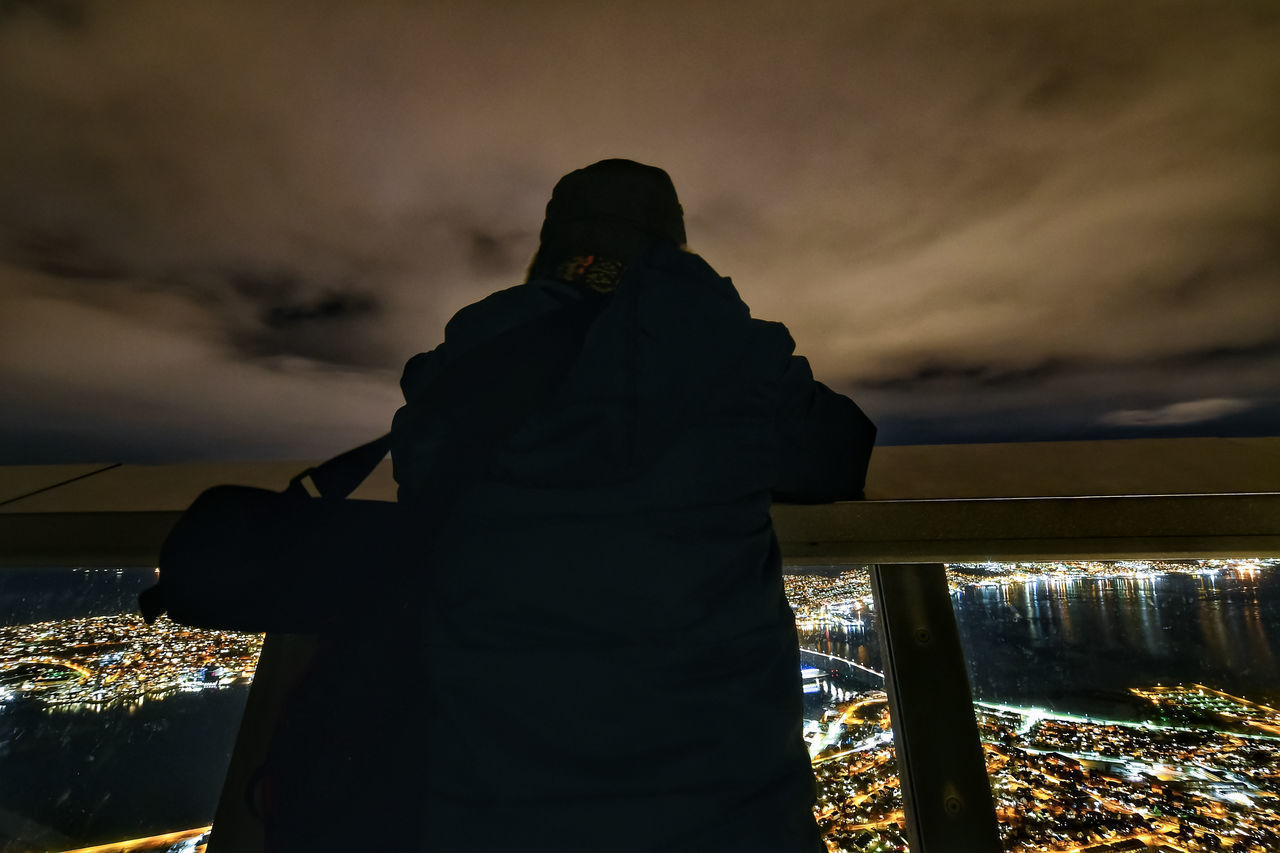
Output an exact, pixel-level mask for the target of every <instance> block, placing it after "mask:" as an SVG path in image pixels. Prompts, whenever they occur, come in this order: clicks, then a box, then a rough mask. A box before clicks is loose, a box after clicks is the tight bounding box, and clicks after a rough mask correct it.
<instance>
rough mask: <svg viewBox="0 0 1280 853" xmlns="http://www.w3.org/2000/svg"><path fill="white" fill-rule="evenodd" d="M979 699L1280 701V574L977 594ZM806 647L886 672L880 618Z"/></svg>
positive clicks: (815, 635) (1073, 703)
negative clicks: (1201, 688)
mask: <svg viewBox="0 0 1280 853" xmlns="http://www.w3.org/2000/svg"><path fill="white" fill-rule="evenodd" d="M952 600H953V602H954V604H955V610H956V622H957V625H958V627H959V630H960V641H961V643H962V644H963V646H964V652H965V660H966V662H967V664H968V668H969V678H970V683H971V685H972V688H973V693H974V697H975V698H977V699H983V700H988V701H1000V702H1010V703H1014V704H1035V705H1040V706H1047V707H1052V708H1056V709H1058V710H1063V711H1078V712H1084V713H1095V714H1104V713H1105V714H1114V713H1123V712H1124V711H1125V708H1126V706H1127V704H1128V703H1126V702H1125V701H1123V697H1124V695H1125V694H1126V693H1127V691H1128V689H1129V688H1130V687H1140V686H1146V685H1153V684H1173V683H1179V682H1182V683H1189V682H1198V683H1201V684H1207V685H1210V686H1213V687H1217V688H1219V689H1222V690H1226V691H1227V692H1229V693H1235V694H1238V695H1244V696H1246V697H1249V698H1252V699H1255V700H1259V701H1270V702H1274V701H1280V572H1276V571H1274V570H1268V571H1260V572H1258V573H1257V574H1255V575H1245V574H1234V573H1226V572H1222V573H1219V574H1217V575H1185V574H1166V575H1160V576H1157V577H1154V578H1144V579H1129V578H1105V579H1079V580H1069V581H1056V582H1051V581H1048V580H1042V581H1038V582H1033V583H1017V584H1008V585H1005V586H983V587H977V586H975V587H968V588H966V589H964V590H962V591H961V592H960V593H959V594H958V595H956V596H953V599H952ZM801 644H802V645H804V646H807V647H809V648H815V649H823V650H826V651H828V652H830V653H832V654H836V655H839V656H840V657H844V658H848V659H850V660H855V661H858V662H860V663H863V664H865V665H867V666H870V667H872V668H874V669H882V665H881V659H880V646H879V642H878V640H877V639H876V626H875V623H874V618H870V619H868V620H867V624H866V626H865V627H864V628H862V629H857V628H854V629H840V630H827V631H813V632H807V633H802V636H801Z"/></svg>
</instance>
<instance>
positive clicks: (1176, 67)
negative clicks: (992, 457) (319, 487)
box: [0, 0, 1280, 463]
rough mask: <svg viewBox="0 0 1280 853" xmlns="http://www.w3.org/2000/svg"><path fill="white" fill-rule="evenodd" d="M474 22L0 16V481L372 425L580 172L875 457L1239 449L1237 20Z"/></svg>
mask: <svg viewBox="0 0 1280 853" xmlns="http://www.w3.org/2000/svg"><path fill="white" fill-rule="evenodd" d="M513 6H514V4H508V3H498V2H490V3H485V2H477V3H471V4H458V5H456V6H455V7H454V8H445V7H443V6H441V5H432V6H430V7H424V6H423V5H421V4H413V3H408V2H405V3H390V2H370V3H365V4H341V3H336V2H333V3H324V2H315V3H290V2H279V3H272V4H263V3H235V2H227V3H221V4H217V5H204V6H174V5H173V4H169V3H163V2H158V0H145V1H143V0H116V2H110V3H107V2H93V3H77V2H71V0H63V2H54V3H43V4H41V3H26V4H8V5H4V6H0V109H2V110H3V114H5V115H6V116H13V117H14V118H13V121H11V122H10V123H9V125H8V127H7V128H6V132H5V134H3V136H0V299H2V300H3V304H4V310H3V312H2V313H0V387H2V388H3V389H4V398H5V400H6V406H5V411H4V413H3V414H0V435H3V436H4V444H3V448H4V451H3V458H0V462H3V463H14V462H20V461H33V462H34V461H51V460H55V459H57V460H62V459H80V458H94V459H105V458H112V459H136V458H175V457H191V456H203V457H223V458H229V457H231V456H246V455H257V456H261V455H277V456H279V455H283V456H306V455H311V454H314V453H324V452H328V451H336V450H339V449H342V446H343V445H344V444H347V443H354V442H355V441H358V440H360V439H361V438H362V437H365V436H367V435H370V434H372V432H376V430H377V429H378V428H379V426H380V425H383V424H385V423H386V422H388V420H389V418H390V414H391V412H392V411H393V410H394V408H395V405H396V391H395V378H396V376H397V373H398V368H399V365H400V364H401V363H402V362H403V361H404V359H405V358H407V357H408V356H409V355H411V354H412V353H413V352H416V351H419V350H422V349H427V348H430V347H431V346H433V345H434V344H435V343H436V341H437V340H438V338H439V336H440V332H441V330H442V328H443V324H444V322H445V321H446V320H447V319H448V317H449V316H450V315H451V314H452V312H453V311H455V310H456V309H457V308H459V307H461V306H462V305H464V304H466V303H467V302H469V301H472V300H474V299H477V298H479V297H481V296H483V295H484V294H485V293H487V292H490V291H492V290H494V289H496V288H498V287H505V286H509V285H510V284H512V283H514V282H516V281H518V280H519V277H520V276H521V274H522V271H523V267H524V265H525V263H527V260H528V258H529V257H530V255H531V254H532V252H533V250H534V248H535V244H536V235H537V229H538V225H539V223H540V218H541V210H542V206H543V204H545V200H546V196H547V194H548V193H549V190H550V187H551V185H552V184H553V183H554V181H555V179H556V178H557V177H558V176H559V175H561V174H563V173H564V172H566V171H568V170H570V169H572V168H576V167H578V166H580V165H584V164H585V163H588V162H591V161H593V160H596V159H600V158H602V157H607V156H627V157H633V158H635V159H639V160H643V161H646V162H652V163H656V164H659V165H662V166H663V167H664V168H666V169H667V170H668V171H669V172H670V173H671V174H672V176H673V178H674V179H675V181H676V185H677V187H678V188H679V190H680V192H681V195H682V200H683V202H684V207H685V210H686V212H687V214H688V218H689V224H688V225H689V227H688V231H689V235H690V240H691V245H692V247H693V248H695V249H696V250H698V251H700V252H702V253H703V254H704V255H705V256H706V257H707V258H708V259H709V260H710V261H711V262H712V264H713V265H715V266H716V267H717V268H718V269H720V270H721V271H722V272H724V273H725V274H728V275H731V276H732V277H733V278H734V280H735V282H736V283H737V285H738V287H739V289H740V291H741V292H742V293H743V296H744V298H745V299H746V300H747V301H748V303H749V304H751V305H752V307H753V310H754V312H755V313H756V314H757V315H758V316H765V317H769V318H772V319H779V320H782V321H784V322H786V323H787V324H788V326H789V327H790V328H791V329H792V332H793V334H794V335H795V337H796V339H797V341H798V343H799V346H800V348H801V350H802V351H803V352H805V353H806V354H807V355H809V356H810V358H811V360H812V361H813V363H814V366H815V369H816V371H817V372H818V374H819V375H820V376H821V377H822V378H824V379H825V380H827V381H828V382H829V383H830V384H832V385H833V386H835V387H837V388H839V389H840V390H844V391H848V392H850V393H852V394H853V395H854V396H855V397H856V398H857V399H859V401H860V402H862V403H863V404H864V407H865V408H867V410H868V411H869V413H870V414H871V415H872V416H873V417H874V418H875V419H877V420H878V421H879V422H880V423H881V424H882V426H883V427H884V429H882V437H883V438H885V439H887V440H889V441H891V442H892V441H946V440H982V439H994V440H1016V439H1019V438H1026V439H1031V438H1045V437H1052V438H1069V437H1087V436H1094V435H1104V434H1110V433H1109V432H1108V430H1110V429H1120V428H1121V426H1120V425H1121V424H1122V423H1123V424H1124V427H1123V428H1124V430H1125V431H1126V434H1134V431H1135V430H1141V429H1144V428H1145V429H1148V431H1152V430H1154V431H1155V432H1154V433H1152V434H1155V433H1159V431H1160V430H1162V429H1166V428H1168V427H1171V426H1182V427H1188V426H1194V427H1195V428H1196V429H1200V430H1208V431H1212V430H1214V429H1228V430H1236V431H1255V432H1257V431H1263V432H1267V431H1269V432H1277V431H1280V420H1278V419H1277V413H1278V412H1280V392H1278V391H1277V388H1276V382H1275V379H1274V377H1275V376H1277V375H1280V320H1278V319H1277V318H1280V224H1278V223H1280V153H1278V152H1280V102H1277V100H1276V98H1275V97H1274V93H1275V92H1276V91H1280V50H1276V46H1277V44H1280V12H1278V10H1277V9H1276V8H1275V5H1274V3H1272V2H1270V0H1255V2H1241V3H1234V4H1231V5H1230V6H1227V7H1223V6H1222V5H1221V4H1214V3H1212V2H1209V0H1197V1H1196V2H1178V3H1169V2H1166V0H1140V2H1132V3H1126V4H1123V6H1122V7H1116V5H1115V4H1111V3H1105V2H1084V3H1081V2H1072V3H1067V2H1035V3H1025V2H1018V3H1014V2H1002V3H993V2H981V3H979V2H958V0H957V2H944V3H940V4H931V5H929V6H928V7H919V8H914V7H909V8H905V9H904V8H902V7H901V4H892V3H888V2H871V3H859V4H841V3H808V2H807V3H802V4H800V5H799V6H796V5H795V4H791V5H786V6H785V7H784V6H783V5H780V4H770V3H763V2H761V3H754V2H753V3H747V4H741V6H740V8H739V9H738V11H737V12H735V14H733V15H732V16H728V15H726V14H725V13H724V11H723V5H722V4H718V3H710V2H707V3H695V4H693V5H692V6H690V5H687V4H679V5H678V6H677V5H676V4H670V8H668V9H665V10H664V8H663V7H662V5H661V4H657V5H655V4H654V3H645V4H640V3H635V4H617V5H616V6H611V10H610V12H609V13H608V14H607V15H602V14H600V13H598V11H597V8H596V7H595V6H592V5H588V4H581V3H564V4H560V5H558V6H556V7H554V9H553V8H552V7H550V6H549V4H537V5H536V7H535V6H533V5H532V4H530V5H528V6H526V7H520V8H513ZM1215 399H1233V400H1239V401H1242V403H1243V405H1242V407H1240V408H1237V409H1234V410H1229V409H1223V408H1221V407H1219V408H1218V409H1214V408H1213V407H1211V406H1210V407H1205V406H1201V407H1200V408H1199V409H1195V406H1196V405H1197V404H1198V403H1197V401H1199V403H1203V402H1204V401H1211V400H1215ZM10 401H12V402H10ZM1179 405H1185V406H1192V409H1193V410H1195V411H1198V412H1200V413H1201V414H1200V416H1197V417H1195V418H1193V419H1191V420H1182V421H1177V420H1176V418H1177V417H1179V415H1177V414H1176V412H1179V411H1184V410H1180V409H1177V408H1176V407H1177V406H1179ZM1137 411H1145V412H1155V413H1157V414H1153V415H1151V416H1150V418H1151V419H1149V420H1148V421H1146V422H1145V423H1138V422H1137V421H1132V422H1129V423H1124V419H1123V418H1121V419H1120V420H1117V419H1116V418H1117V417H1119V416H1120V415H1121V414H1123V413H1126V412H1128V413H1133V412H1137ZM1169 411H1173V412H1175V414H1174V415H1169V414H1168V412H1169ZM1186 411H1191V410H1186ZM1159 412H1165V414H1164V415H1159V414H1158V413H1159ZM1135 417H1136V416H1135ZM1162 417H1163V418H1164V419H1163V420H1162V419H1161V418H1162ZM1169 417H1173V418H1175V420H1172V421H1171V420H1168V418H1169ZM1140 420H1141V418H1138V421H1140ZM104 454H107V455H104Z"/></svg>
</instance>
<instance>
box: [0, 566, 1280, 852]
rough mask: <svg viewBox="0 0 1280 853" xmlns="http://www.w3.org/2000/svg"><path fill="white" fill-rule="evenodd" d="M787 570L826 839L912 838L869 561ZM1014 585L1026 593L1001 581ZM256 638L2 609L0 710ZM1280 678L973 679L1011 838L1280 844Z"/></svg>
mask: <svg viewBox="0 0 1280 853" xmlns="http://www.w3.org/2000/svg"><path fill="white" fill-rule="evenodd" d="M1278 567H1280V561H1275V560H1270V561H1268V560H1230V561H1194V562H1177V563H1172V562H1170V563H1163V562H1121V563H1093V562H1071V563H1067V562H1063V563H1017V564H965V565H956V566H949V567H948V569H949V571H948V577H949V581H950V583H951V586H952V591H953V598H954V599H955V601H956V607H957V613H958V614H959V613H960V612H961V611H962V609H963V607H965V606H966V604H965V601H966V600H965V599H964V598H963V596H964V595H966V594H972V593H974V592H975V591H976V592H977V593H978V594H986V595H993V596H994V598H993V599H992V600H993V601H995V602H996V603H997V605H998V606H999V608H1002V609H999V610H998V612H1001V613H1003V612H1006V611H1009V610H1010V608H1011V607H1012V605H1011V604H1010V602H1012V603H1018V602H1021V601H1022V600H1023V599H1022V598H1021V597H1019V596H1021V595H1022V592H1023V591H1025V589H1026V588H1030V587H1036V588H1039V589H1041V590H1047V591H1048V592H1047V593H1044V594H1045V595H1046V596H1047V598H1048V599H1049V600H1050V601H1053V602H1056V603H1055V604H1054V606H1055V607H1056V606H1058V605H1059V604H1060V600H1061V599H1062V597H1063V595H1065V594H1066V593H1064V592H1063V590H1075V593H1073V594H1078V595H1079V596H1083V598H1082V600H1086V603H1088V602H1091V601H1093V600H1094V599H1089V598H1088V596H1096V595H1098V594H1099V593H1098V592H1097V591H1096V589H1100V588H1103V587H1105V589H1108V590H1111V589H1113V587H1111V586H1106V585H1105V584H1104V585H1103V587H1099V586H1098V585H1097V584H1095V583H1094V582H1093V581H1094V580H1095V579H1097V580H1099V581H1103V580H1106V579H1112V580H1111V581H1107V583H1112V582H1113V581H1114V582H1115V583H1118V584H1120V586H1118V587H1114V589H1118V590H1121V591H1122V592H1124V591H1126V590H1130V589H1132V590H1136V592H1135V593H1134V596H1135V598H1138V599H1143V598H1144V597H1145V596H1147V593H1148V587H1147V586H1143V584H1148V583H1149V582H1151V580H1152V579H1160V578H1164V579H1166V580H1168V579H1169V578H1170V577H1172V576H1175V575H1176V576H1179V577H1181V578H1183V579H1185V580H1186V581H1187V582H1189V583H1195V584H1201V585H1202V586H1197V587H1195V588H1196V589H1204V590H1209V591H1210V592H1212V591H1213V590H1215V589H1218V587H1219V585H1221V586H1222V587H1223V588H1224V589H1225V588H1227V587H1228V586H1229V584H1228V583H1227V582H1228V581H1230V583H1234V584H1236V586H1233V587H1230V589H1231V590H1236V589H1237V587H1238V589H1239V590H1244V592H1243V593H1239V595H1244V596H1245V597H1246V598H1247V594H1249V590H1251V589H1252V590H1254V593H1252V594H1254V596H1255V599H1254V603H1253V605H1252V606H1259V605H1257V599H1256V590H1257V589H1258V587H1253V586H1250V584H1251V583H1253V582H1254V581H1257V580H1258V579H1260V578H1269V577H1272V576H1273V573H1274V572H1275V569H1276V568H1278ZM1073 584H1074V586H1072V585H1073ZM1125 584H1128V585H1129V586H1125ZM1019 585H1021V586H1019ZM786 587H787V594H788V596H789V597H790V600H791V602H792V604H793V607H794V609H795V613H796V619H797V625H798V628H799V632H800V636H801V646H802V658H803V663H804V670H805V671H804V674H803V681H804V686H805V691H806V721H805V728H804V736H805V739H806V741H807V742H808V744H809V750H810V755H811V757H812V760H813V766H814V771H815V775H816V776H817V779H818V783H819V799H818V803H817V808H816V812H817V817H818V821H819V824H820V826H821V828H822V830H823V832H824V834H825V837H826V840H827V844H828V848H829V850H830V851H833V853H836V851H903V850H905V849H906V833H905V827H904V818H903V812H902V797H901V793H900V791H899V789H898V774H897V767H896V764H895V758H894V748H893V737H892V731H891V727H890V724H889V717H888V708H887V702H886V697H885V694H884V692H883V690H881V689H879V687H878V681H879V679H880V676H879V673H878V670H879V668H880V663H879V658H878V647H877V641H876V624H875V619H874V611H875V608H874V604H873V600H872V596H871V590H870V584H869V577H868V573H867V571H866V570H865V568H862V567H858V568H853V567H829V568H825V569H817V570H811V569H806V570H805V573H804V574H791V575H788V576H787V577H786ZM984 590H986V591H987V592H985V593H984V592H983V591H984ZM1008 590H1017V591H1018V596H1014V597H1012V598H1011V597H1009V596H1008V595H1007V591H1008ZM1126 594H1127V593H1126ZM1224 594H1225V593H1224ZM1198 595H1200V598H1201V599H1204V600H1199V599H1198V600H1197V602H1198V603H1197V605H1196V606H1198V607H1207V606H1210V605H1215V601H1214V599H1213V596H1212V595H1207V594H1199V593H1198ZM1231 595H1237V593H1236V592H1232V593H1231ZM1237 597H1239V596H1237ZM1090 606H1092V605H1090ZM1010 618H1014V617H1013V616H1011V617H1010ZM1018 618H1024V617H1018ZM1108 618H1113V619H1114V617H1108ZM1117 624H1119V623H1117ZM1249 630H1251V631H1255V632H1256V631H1257V630H1258V629H1257V628H1256V626H1254V627H1250V628H1249ZM1246 633H1247V632H1246ZM1063 636H1065V635H1064V634H1061V633H1052V632H1051V635H1049V636H1047V637H1045V640H1046V642H1050V641H1051V642H1054V643H1059V644H1060V643H1061V642H1062V637H1063ZM1196 641H1197V642H1199V641H1200V638H1196ZM1268 642H1269V641H1268ZM261 643H262V637H261V636H260V635H252V634H240V633H235V632H223V631H201V630H195V629H190V628H186V627H183V626H180V625H176V624H174V623H172V622H170V621H168V620H166V619H161V620H160V621H158V622H157V623H156V624H155V625H153V626H147V625H145V624H144V623H143V622H142V620H141V619H140V618H139V617H137V616H134V615H132V614H115V615H99V616H92V617H83V618H73V619H63V620H46V621H40V622H34V623H30V624H24V625H14V626H9V627H0V721H3V720H4V719H6V717H5V716H4V714H5V711H6V709H10V710H12V709H18V708H27V709H33V708H35V709H42V710H43V712H44V713H45V714H88V715H94V714H97V713H101V712H104V711H106V710H108V709H112V708H117V709H119V708H123V709H125V710H131V709H132V708H133V707H135V706H138V705H141V703H143V702H144V701H146V702H156V701H158V702H161V703H167V701H169V697H173V696H178V695H184V694H187V695H190V694H201V693H207V692H208V691H214V692H219V689H220V688H227V689H232V688H236V687H240V688H241V689H243V686H244V685H246V684H247V683H248V682H249V681H250V680H251V679H252V677H253V673H254V668H255V666H256V662H257V657H258V654H259V652H260V650H261ZM970 666H971V669H972V668H973V664H972V663H971V664H970ZM1275 688H1276V690H1275V691H1274V692H1273V693H1272V694H1271V696H1265V695H1254V696H1249V697H1247V698H1246V697H1245V696H1240V695H1235V694H1234V693H1232V692H1231V691H1229V690H1227V689H1224V686H1223V684H1220V683H1214V681H1213V679H1209V678H1202V679H1200V680H1198V681H1192V680H1187V681H1185V682H1180V683H1164V684H1155V683H1146V682H1142V681H1135V682H1134V683H1129V684H1127V685H1125V687H1124V689H1123V691H1120V692H1121V693H1123V696H1122V697H1120V699H1122V700H1123V701H1119V700H1118V702H1119V704H1118V705H1117V707H1118V708H1121V709H1122V710H1120V711H1117V712H1115V713H1112V714H1105V715H1104V714H1099V713H1096V712H1092V711H1088V710H1079V711H1077V710H1074V709H1071V708H1069V707H1066V706H1065V705H1064V704H1063V702H1061V701H1044V702H1041V701H1026V700H1021V699H1019V700H1009V701H1003V700H1001V701H993V700H991V699H990V698H989V697H987V698H983V697H981V696H979V697H978V701H976V702H975V712H976V717H977V721H978V726H979V731H980V734H981V738H982V741H983V745H984V750H985V753H986V757H987V767H988V772H989V774H990V778H991V782H992V788H993V793H994V795H995V801H996V809H997V817H998V819H999V823H1000V829H1001V834H1002V838H1003V841H1004V844H1005V848H1006V850H1008V851H1018V852H1019V853H1021V851H1027V853H1030V851H1071V853H1084V851H1091V853H1104V851H1112V852H1114V853H1118V851H1128V850H1151V851H1160V853H1202V851H1218V850H1231V851H1244V852H1247V853H1267V851H1271V853H1274V851H1277V850H1280V711H1278V710H1277V709H1276V707H1275V704H1276V703H1275V701H1274V696H1275V695H1276V693H1280V684H1277V685H1275ZM1126 703H1127V704H1126ZM1067 704H1068V705H1069V704H1070V703H1069V702H1068V703H1067ZM165 707H167V704H166V705H165ZM9 718H10V719H15V718H13V717H12V716H10V717H9ZM219 724H221V723H219ZM228 724H229V725H232V726H234V725H235V721H234V720H231V721H229V723H228ZM6 737H8V738H12V737H14V733H13V732H0V742H3V741H4V740H5V739H6ZM0 745H2V744H0ZM2 754H3V749H0V755H2ZM211 813H212V804H210V814H211ZM193 823H194V822H193ZM193 823H188V824H186V826H192V825H193ZM206 830H207V828H197V829H183V828H182V825H181V824H179V825H178V826H169V827H168V829H167V830H165V831H166V832H168V834H167V835H163V836H161V835H157V836H155V837H143V838H136V839H133V840H131V841H127V842H116V843H115V844H114V845H106V846H99V847H95V848H84V849H93V850H102V851H107V850H110V851H112V853H116V851H121V853H124V851H139V853H141V851H155V853H159V852H160V851H175V850H183V851H186V850H196V849H199V848H200V847H203V842H204V840H205V838H206V836H205V831H206ZM155 831H156V832H161V831H162V830H161V829H157V830H155ZM114 837H115V838H121V837H124V836H123V835H116V836H114ZM73 846H74V845H65V846H64V847H61V848H59V849H64V850H65V849H70V848H71V847H73ZM19 849H21V848H19ZM31 849H32V850H34V849H36V848H34V847H33V848H31Z"/></svg>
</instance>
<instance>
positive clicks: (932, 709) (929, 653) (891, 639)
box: [871, 563, 1001, 853]
mask: <svg viewBox="0 0 1280 853" xmlns="http://www.w3.org/2000/svg"><path fill="white" fill-rule="evenodd" d="M871 592H872V595H873V596H874V597H875V607H876V612H877V616H878V618H877V620H876V621H877V622H878V624H879V631H880V648H881V651H882V654H883V657H884V671H885V679H884V680H885V690H886V692H887V693H888V695H889V717H890V720H891V721H892V724H893V742H894V747H895V750H896V753H897V758H898V772H899V780H900V783H901V786H902V803H903V809H904V811H905V813H906V831H907V843H908V844H910V846H911V853H999V851H1000V850H1001V846H1000V835H999V831H998V829H997V827H996V817H995V806H994V802H993V800H992V798H991V784H990V781H989V780H988V778H987V769H986V762H985V761H984V760H983V756H982V745H981V743H980V741H979V740H978V724H977V720H976V719H975V717H974V715H973V697H972V695H971V693H970V691H969V678H968V675H967V674H966V670H965V664H964V654H963V652H962V650H961V648H960V633H959V631H958V630H957V629H956V618H955V613H954V611H953V610H952V608H951V596H950V594H949V593H948V591H947V576H946V571H945V570H944V568H943V567H942V565H941V564H938V563H914V564H902V565H890V566H872V567H871Z"/></svg>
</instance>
